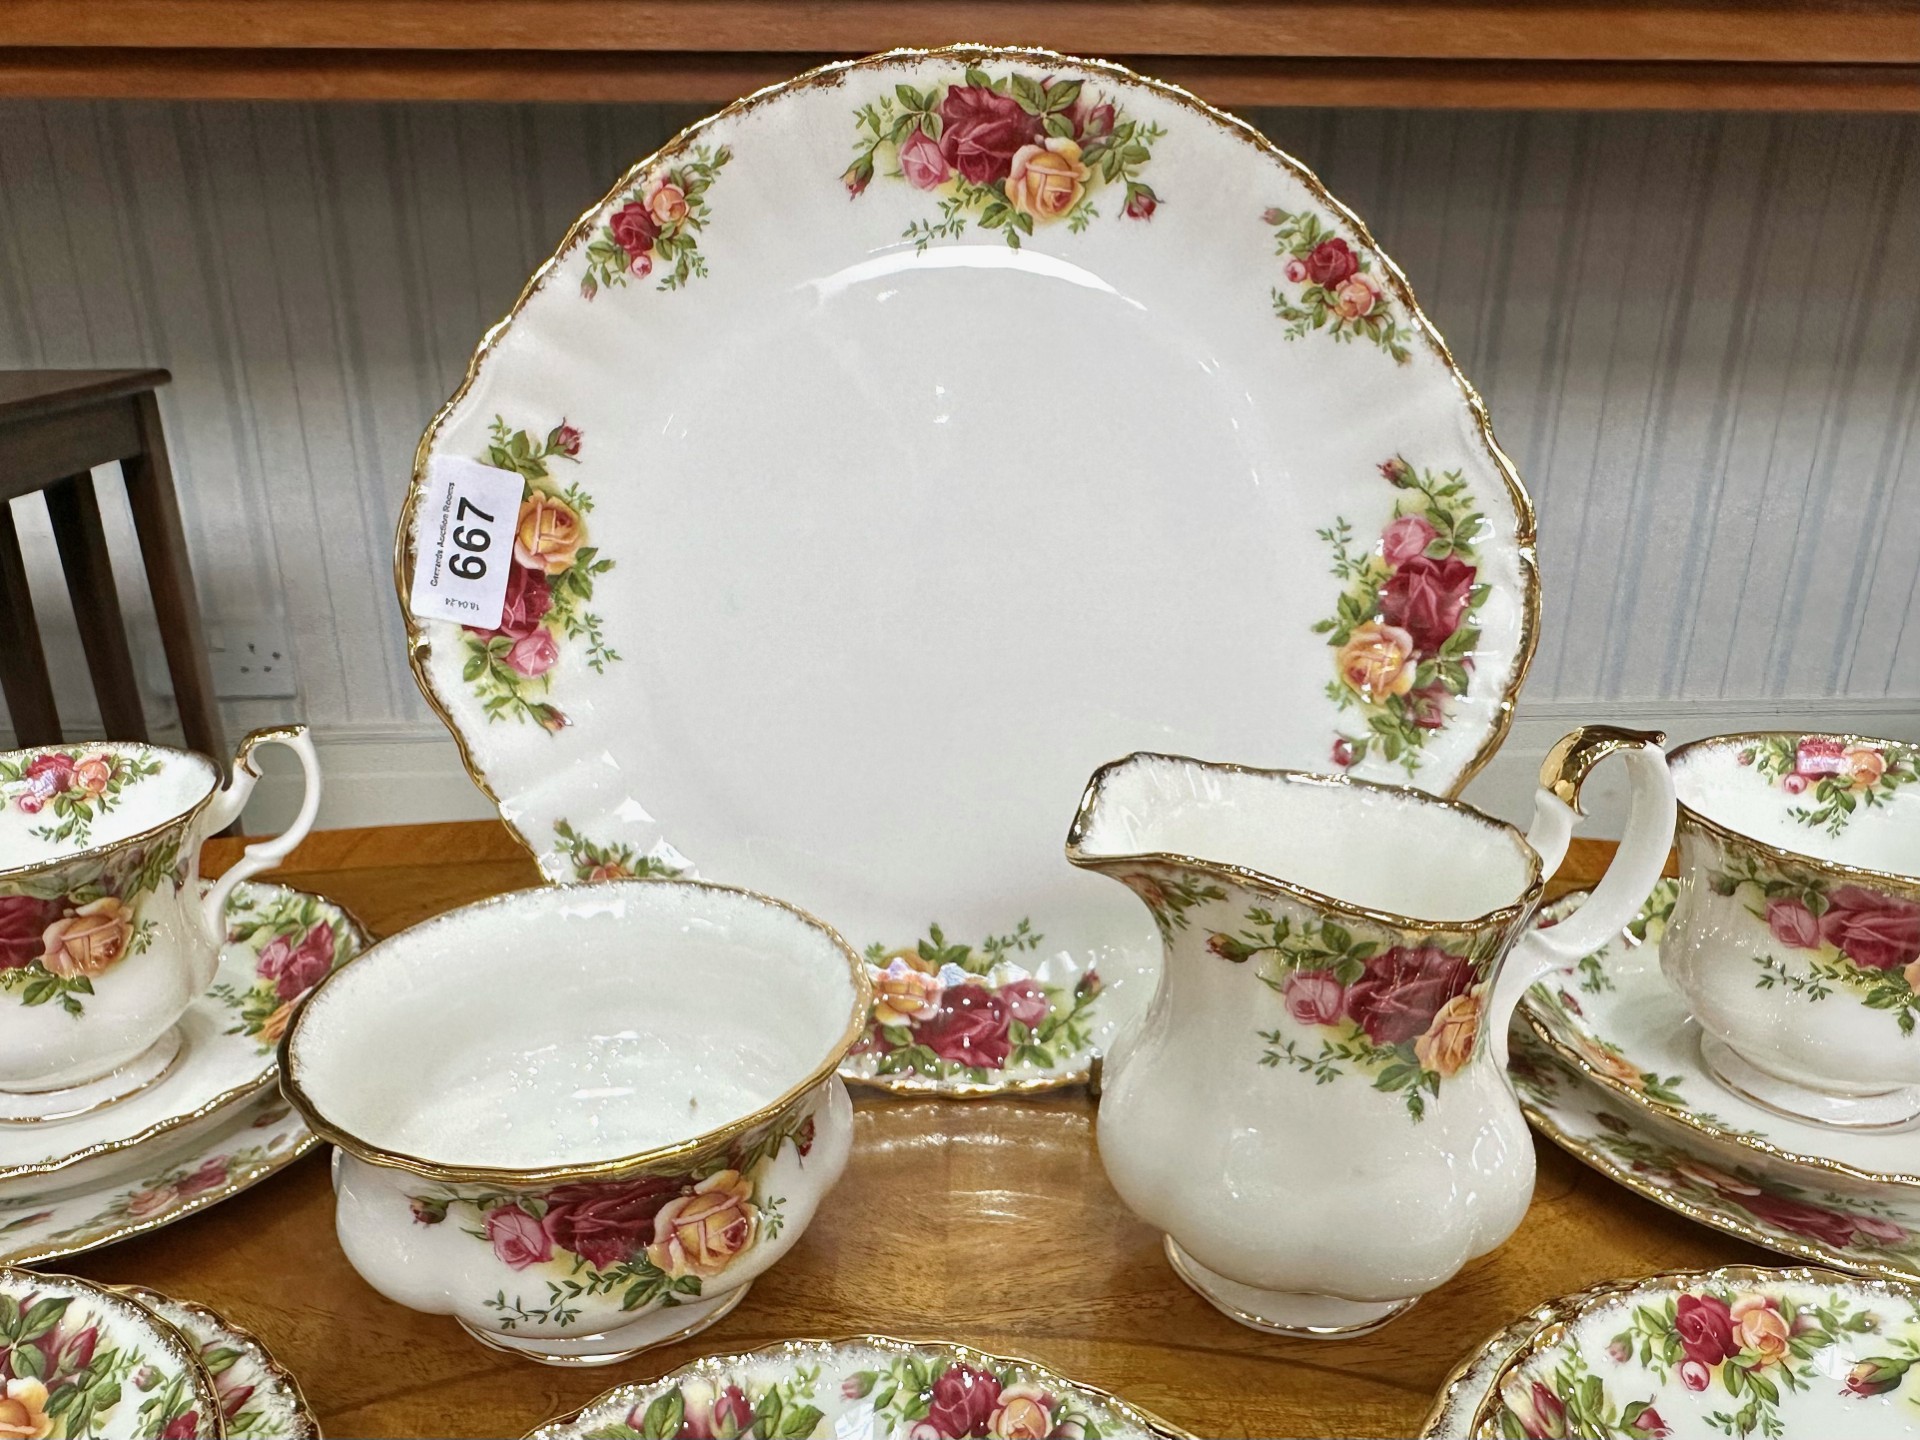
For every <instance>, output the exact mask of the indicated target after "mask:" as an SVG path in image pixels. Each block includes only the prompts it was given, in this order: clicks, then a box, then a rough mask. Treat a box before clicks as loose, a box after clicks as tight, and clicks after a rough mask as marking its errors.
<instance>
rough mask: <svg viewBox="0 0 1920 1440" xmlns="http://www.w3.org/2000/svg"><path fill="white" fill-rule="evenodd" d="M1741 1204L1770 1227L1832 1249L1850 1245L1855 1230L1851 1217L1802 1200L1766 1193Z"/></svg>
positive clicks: (1742, 1200)
mask: <svg viewBox="0 0 1920 1440" xmlns="http://www.w3.org/2000/svg"><path fill="white" fill-rule="evenodd" d="M1740 1203H1741V1204H1742V1205H1744V1206H1745V1207H1746V1208H1747V1209H1748V1211H1750V1212H1751V1213H1752V1214H1754V1215H1756V1216H1758V1217H1759V1218H1760V1219H1762V1220H1765V1221H1767V1222H1768V1223H1769V1224H1772V1225H1778V1226H1779V1227H1780V1228H1781V1229H1782V1230H1791V1231H1792V1232H1793V1233H1794V1234H1796V1235H1804V1236H1805V1237H1806V1238H1807V1239H1809V1240H1819V1241H1821V1242H1822V1243H1824V1244H1827V1245H1831V1246H1833V1247H1834V1248H1835V1249H1842V1248H1844V1247H1845V1246H1847V1245H1849V1244H1851V1243H1852V1241H1853V1233H1854V1230H1855V1229H1856V1228H1857V1227H1856V1226H1855V1225H1854V1223H1853V1217H1852V1216H1851V1215H1842V1214H1841V1213H1840V1212H1839V1211H1837V1210H1826V1209H1823V1208H1821V1207H1820V1206H1818V1205H1809V1204H1807V1203H1806V1202H1805V1201H1803V1200H1789V1199H1788V1198H1787V1197H1786V1196H1784V1195H1772V1194H1769V1193H1767V1192H1766V1191H1762V1192H1761V1193H1760V1194H1758V1195H1742V1196H1741V1197H1740Z"/></svg>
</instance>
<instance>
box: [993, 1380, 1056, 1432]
mask: <svg viewBox="0 0 1920 1440" xmlns="http://www.w3.org/2000/svg"><path fill="white" fill-rule="evenodd" d="M987 1434H988V1435H989V1436H990V1437H992V1440H1047V1437H1048V1436H1049V1435H1051V1434H1053V1396H1051V1395H1049V1394H1048V1393H1047V1392H1046V1391H1044V1390H1042V1389H1041V1388H1040V1387H1039V1386H1037V1385H1009V1386H1008V1387H1007V1388H1006V1389H1004V1390H1002V1391H1001V1392H1000V1399H999V1401H998V1402H997V1403H996V1404H995V1405H994V1407H993V1413H992V1414H991V1415H989V1416H988V1417H987Z"/></svg>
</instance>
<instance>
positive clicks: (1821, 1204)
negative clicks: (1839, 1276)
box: [1508, 1026, 1920, 1274]
mask: <svg viewBox="0 0 1920 1440" xmlns="http://www.w3.org/2000/svg"><path fill="white" fill-rule="evenodd" d="M1513 1035H1514V1038H1513V1053H1512V1056H1511V1058H1510V1060H1509V1062H1508V1072H1509V1073H1510V1074H1511V1075H1512V1077H1513V1082H1514V1086H1515V1088H1516V1089H1517V1090H1518V1091H1519V1093H1520V1098H1521V1101H1522V1103H1523V1105H1524V1106H1525V1108H1526V1110H1527V1113H1528V1118H1530V1119H1531V1120H1532V1121H1533V1123H1534V1125H1535V1126H1536V1128H1540V1129H1543V1130H1544V1131H1545V1132H1546V1133H1547V1134H1548V1136H1549V1137H1550V1138H1552V1139H1555V1140H1556V1141H1557V1142H1558V1143H1559V1144H1561V1145H1563V1146H1564V1147H1566V1148H1567V1149H1569V1150H1571V1151H1572V1152H1573V1153H1574V1154H1576V1155H1578V1156H1579V1157H1580V1158H1581V1159H1582V1160H1585V1161H1586V1162H1587V1163H1588V1164H1589V1165H1592V1166H1594V1167H1595V1168H1596V1169H1598V1170H1600V1171H1601V1172H1602V1173H1603V1174H1607V1175H1610V1176H1612V1177H1614V1178H1615V1179H1618V1180H1620V1181H1621V1182H1622V1183H1624V1184H1626V1185H1628V1186H1629V1187H1630V1188H1633V1189H1635V1190H1638V1191H1640V1192H1641V1193H1642V1194H1651V1195H1652V1196H1654V1197H1655V1198H1658V1199H1660V1200H1661V1201H1662V1203H1665V1204H1668V1205H1669V1206H1670V1208H1673V1209H1676V1210H1678V1211H1680V1212H1681V1213H1682V1214H1688V1215H1691V1216H1693V1218H1695V1219H1699V1218H1702V1216H1703V1215H1704V1217H1705V1218H1706V1219H1707V1220H1708V1223H1715V1222H1716V1221H1719V1220H1721V1219H1722V1217H1724V1219H1725V1220H1726V1221H1729V1222H1732V1223H1733V1224H1734V1225H1736V1226H1737V1227H1738V1229H1736V1231H1735V1233H1745V1234H1746V1235H1747V1238H1749V1239H1753V1238H1756V1236H1757V1238H1760V1239H1761V1243H1765V1244H1772V1245H1774V1246H1775V1248H1778V1249H1783V1250H1785V1251H1787V1252H1788V1253H1789V1254H1793V1255H1800V1256H1804V1257H1806V1258H1809V1259H1816V1260H1820V1261H1823V1262H1825V1263H1827V1264H1832V1265H1839V1266H1841V1267H1842V1268H1845V1269H1850V1270H1867V1269H1885V1268H1889V1267H1890V1268H1891V1269H1892V1270H1894V1271H1896V1272H1899V1273H1902V1274H1913V1273H1916V1272H1920V1223H1916V1220H1915V1217H1914V1216H1912V1215H1910V1214H1905V1213H1904V1212H1899V1211H1896V1210H1894V1209H1893V1208H1892V1207H1890V1206H1889V1205H1887V1204H1886V1203H1884V1202H1883V1201H1880V1200H1876V1199H1871V1198H1868V1197H1866V1196H1863V1195H1842V1194H1839V1193H1837V1192H1827V1193H1814V1192H1811V1191H1808V1190H1805V1189H1802V1188H1800V1187H1797V1186H1793V1185H1788V1184H1786V1183H1785V1182H1783V1181H1780V1180H1776V1179H1773V1178H1771V1177H1769V1176H1764V1175H1762V1174H1760V1173H1759V1172H1758V1171H1756V1170H1753V1169H1751V1168H1750V1167H1747V1166H1745V1165H1727V1166H1722V1165H1717V1164H1711V1163H1708V1162H1707V1161H1704V1160H1701V1159H1698V1158H1696V1157H1695V1156H1693V1155H1691V1154H1689V1153H1687V1152H1686V1151H1684V1150H1681V1149H1677V1148H1675V1147H1673V1146H1671V1145H1668V1144H1666V1143H1664V1142H1662V1141H1660V1140H1657V1139H1654V1138H1651V1137H1650V1136H1649V1135H1648V1134H1646V1133H1644V1132H1643V1131H1642V1130H1640V1129H1638V1128H1636V1126H1635V1125H1634V1124H1633V1123H1631V1122H1630V1121H1629V1120H1628V1119H1627V1118H1625V1117H1624V1116H1623V1115H1622V1114H1619V1113H1616V1112H1615V1111H1614V1110H1613V1109H1612V1108H1611V1107H1605V1108H1599V1109H1592V1108H1582V1109H1575V1108H1573V1106H1572V1104H1571V1101H1570V1099H1569V1097H1570V1096H1579V1097H1580V1098H1582V1099H1583V1100H1584V1099H1586V1098H1588V1097H1589V1096H1591V1095H1592V1093H1593V1092H1592V1090H1591V1088H1590V1087H1586V1086H1583V1085H1582V1084H1581V1083H1580V1081H1579V1080H1578V1079H1576V1078H1575V1077H1574V1076H1573V1075H1572V1073H1571V1072H1570V1071H1569V1070H1568V1069H1567V1068H1566V1066H1565V1064H1564V1062H1562V1061H1560V1060H1558V1059H1556V1058H1555V1057H1554V1056H1553V1055H1552V1053H1551V1052H1550V1051H1548V1050H1546V1049H1544V1048H1543V1047H1542V1046H1541V1045H1540V1044H1539V1042H1538V1041H1535V1040H1533V1039H1532V1038H1531V1037H1529V1036H1528V1035H1527V1034H1526V1033H1525V1031H1524V1030H1523V1029H1521V1028H1520V1027H1518V1026H1516V1027H1515V1029H1514V1032H1513ZM1576 1130H1577V1132H1578V1133H1575V1131H1576ZM1903 1222H1904V1223H1903ZM1721 1228H1728V1226H1727V1225H1726V1224H1722V1227H1721Z"/></svg>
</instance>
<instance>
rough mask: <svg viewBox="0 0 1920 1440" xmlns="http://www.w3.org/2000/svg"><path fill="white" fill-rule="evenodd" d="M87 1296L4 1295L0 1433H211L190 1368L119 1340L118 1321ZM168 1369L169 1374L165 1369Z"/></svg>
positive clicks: (51, 1437) (48, 1437)
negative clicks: (157, 1359) (151, 1359)
mask: <svg viewBox="0 0 1920 1440" xmlns="http://www.w3.org/2000/svg"><path fill="white" fill-rule="evenodd" d="M90 1303H91V1304H95V1305H97V1303H98V1302H97V1301H95V1302H90V1301H89V1299H88V1298H87V1297H85V1296H75V1295H62V1294H53V1293H46V1294H25V1295H16V1294H0V1437H3V1440H80V1437H84V1436H94V1435H101V1434H124V1435H131V1436H140V1437H147V1440H159V1437H167V1436H173V1435H180V1436H185V1437H189V1440H190V1437H193V1436H196V1435H200V1434H210V1433H212V1430H211V1427H206V1426H203V1425H202V1420H201V1416H200V1414H199V1412H198V1411H197V1410H196V1409H195V1408H194V1389H193V1386H192V1384H191V1382H190V1381H189V1378H188V1376H187V1373H186V1372H185V1371H184V1370H183V1369H180V1368H178V1367H177V1366H175V1365H173V1364H172V1363H171V1362H168V1363H166V1364H165V1365H161V1364H150V1363H148V1359H147V1357H146V1356H145V1355H143V1354H142V1353H141V1352H140V1351H139V1350H138V1349H136V1348H135V1347H134V1346H133V1345H131V1344H129V1343H126V1342H124V1341H123V1342H120V1343H115V1340H114V1338H113V1337H114V1336H115V1335H116V1334H117V1333H118V1332H119V1325H118V1324H116V1322H115V1320H114V1319H113V1318H112V1317H110V1316H108V1315H95V1314H90V1313H89V1305H90ZM168 1371H171V1372H172V1373H171V1377H170V1378H169V1376H168V1374H167V1373H166V1372H168Z"/></svg>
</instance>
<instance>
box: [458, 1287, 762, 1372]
mask: <svg viewBox="0 0 1920 1440" xmlns="http://www.w3.org/2000/svg"><path fill="white" fill-rule="evenodd" d="M752 1288H753V1286H752V1285H751V1284H747V1285H740V1286H737V1287H735V1288H734V1289H732V1290H729V1291H727V1293H726V1294H724V1295H721V1296H719V1297H718V1298H716V1299H713V1300H696V1301H694V1302H693V1303H692V1304H691V1305H674V1306H671V1307H669V1308H667V1309H664V1310H655V1311H654V1312H653V1313H651V1314H650V1315H646V1316H643V1317H642V1318H641V1319H638V1320H636V1321H634V1322H633V1323H632V1324H631V1325H622V1326H620V1327H619V1328H618V1329H617V1330H606V1331H602V1332H601V1333H600V1334H598V1335H569V1336H567V1337H565V1338H564V1339H563V1338H559V1337H556V1336H552V1335H513V1334H505V1335H503V1334H501V1333H500V1332H499V1331H497V1330H482V1329H479V1328H478V1327H477V1326H473V1325H469V1324H468V1323H467V1322H466V1321H464V1320H462V1321H461V1322H460V1328H461V1329H462V1330H465V1331H466V1332H467V1333H468V1334H469V1335H471V1336H473V1338H474V1339H476V1340H478V1341H479V1342H480V1343H481V1344H482V1345H484V1346H486V1347H487V1348H488V1349H489V1350H499V1351H503V1352H504V1353H506V1354H508V1355H518V1356H519V1357H520V1358H521V1359H523V1360H534V1361H537V1362H539V1363H540V1364H542V1365H565V1366H570V1367H573V1368H575V1369H582V1370H584V1369H591V1368H592V1367H594V1366H597V1365H617V1364H619V1363H620V1362H621V1361H622V1360H631V1359H632V1358H633V1357H634V1356H636V1355H638V1354H640V1353H641V1352H642V1351H644V1350H652V1349H654V1348H656V1347H657V1346H661V1345H671V1344H672V1343H673V1342H674V1341H676V1340H685V1339H686V1338H687V1337H688V1336H689V1335H698V1334H699V1333H700V1332H701V1331H702V1330H704V1329H706V1328H707V1327H708V1326H709V1325H714V1324H717V1323H718V1322H720V1321H721V1320H724V1319H725V1318H726V1317H727V1316H728V1315H729V1314H731V1313H732V1311H733V1307H734V1306H736V1305H738V1304H739V1303H740V1302H741V1301H742V1300H744V1299H746V1298H747V1291H749V1290H751V1289H752Z"/></svg>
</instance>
